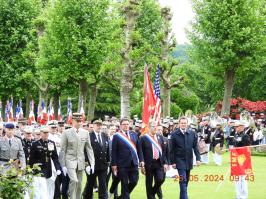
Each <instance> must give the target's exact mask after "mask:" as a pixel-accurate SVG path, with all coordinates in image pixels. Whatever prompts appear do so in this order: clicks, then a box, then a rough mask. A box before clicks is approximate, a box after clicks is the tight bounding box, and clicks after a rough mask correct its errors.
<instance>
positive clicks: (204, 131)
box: [200, 117, 211, 164]
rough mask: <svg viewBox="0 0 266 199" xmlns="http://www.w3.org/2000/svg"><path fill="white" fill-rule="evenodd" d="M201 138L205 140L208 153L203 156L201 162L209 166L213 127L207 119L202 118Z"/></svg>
mask: <svg viewBox="0 0 266 199" xmlns="http://www.w3.org/2000/svg"><path fill="white" fill-rule="evenodd" d="M200 132H201V133H200V138H203V139H204V141H205V146H206V152H207V153H204V154H203V155H201V161H202V163H203V164H209V151H210V145H211V127H210V125H209V121H208V118H207V117H203V118H202V127H201V129H200Z"/></svg>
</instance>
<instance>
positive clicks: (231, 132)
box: [227, 127, 236, 149]
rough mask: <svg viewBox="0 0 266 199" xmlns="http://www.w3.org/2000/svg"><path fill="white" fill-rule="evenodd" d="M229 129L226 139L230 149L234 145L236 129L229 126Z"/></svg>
mask: <svg viewBox="0 0 266 199" xmlns="http://www.w3.org/2000/svg"><path fill="white" fill-rule="evenodd" d="M229 131H230V134H229V137H228V138H227V140H228V147H229V149H231V148H233V147H234V137H235V134H236V131H235V129H234V127H230V129H229Z"/></svg>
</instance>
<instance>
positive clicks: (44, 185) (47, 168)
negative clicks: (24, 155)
mask: <svg viewBox="0 0 266 199" xmlns="http://www.w3.org/2000/svg"><path fill="white" fill-rule="evenodd" d="M48 137H49V128H47V127H43V128H42V129H41V139H40V140H38V141H35V142H33V143H32V147H31V150H30V156H29V165H30V166H33V165H34V164H37V165H39V166H40V168H41V170H40V171H39V172H38V171H37V173H40V174H41V176H40V177H34V182H33V186H34V198H36V199H47V198H48V199H53V198H54V181H52V180H51V177H52V161H53V165H54V166H55V168H56V175H60V174H61V166H60V164H59V160H58V154H57V150H56V145H55V143H54V141H52V140H49V139H48Z"/></svg>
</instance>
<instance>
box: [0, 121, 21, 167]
mask: <svg viewBox="0 0 266 199" xmlns="http://www.w3.org/2000/svg"><path fill="white" fill-rule="evenodd" d="M14 128H15V126H14V124H13V123H7V124H6V125H5V132H6V134H5V136H3V137H0V165H2V166H4V170H6V169H8V167H9V166H8V165H6V164H7V163H8V162H9V161H10V160H13V161H14V162H13V165H14V166H15V167H16V168H18V167H19V163H20V165H21V168H25V167H26V160H25V154H24V151H23V147H22V143H21V140H20V139H18V138H16V137H14ZM5 165H6V166H5Z"/></svg>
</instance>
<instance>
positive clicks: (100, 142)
mask: <svg viewBox="0 0 266 199" xmlns="http://www.w3.org/2000/svg"><path fill="white" fill-rule="evenodd" d="M98 141H99V144H100V146H102V145H103V143H102V140H101V136H100V133H98Z"/></svg>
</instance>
